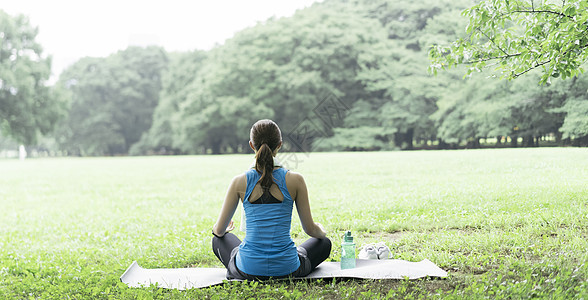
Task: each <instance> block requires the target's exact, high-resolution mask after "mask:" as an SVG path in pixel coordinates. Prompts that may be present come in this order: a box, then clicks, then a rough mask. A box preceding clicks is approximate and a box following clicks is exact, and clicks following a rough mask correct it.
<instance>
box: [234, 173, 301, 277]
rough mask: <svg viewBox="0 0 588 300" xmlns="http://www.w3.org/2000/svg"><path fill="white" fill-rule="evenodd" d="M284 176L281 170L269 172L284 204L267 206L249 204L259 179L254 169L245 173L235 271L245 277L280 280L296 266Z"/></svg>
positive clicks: (291, 203) (290, 200)
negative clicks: (241, 232) (243, 223)
mask: <svg viewBox="0 0 588 300" xmlns="http://www.w3.org/2000/svg"><path fill="white" fill-rule="evenodd" d="M287 172H288V170H286V169H284V168H280V169H277V170H274V171H273V177H274V182H275V183H276V184H277V185H278V187H279V188H280V191H281V192H282V195H284V201H282V202H281V203H270V204H251V202H249V196H250V195H251V192H252V191H253V188H254V187H255V184H256V183H257V181H258V180H259V178H261V175H260V174H259V173H257V171H256V170H255V169H252V170H249V171H247V173H246V175H247V189H246V191H245V198H244V199H243V208H244V210H245V217H246V219H247V223H246V229H245V239H244V240H243V242H242V243H241V245H239V252H238V253H237V257H236V264H237V268H238V269H239V270H241V271H242V272H244V273H247V274H249V275H256V276H284V275H288V274H290V273H292V272H294V271H296V270H297V269H298V267H299V266H300V261H299V259H298V252H297V251H296V245H295V244H294V241H292V238H291V237H290V225H291V223H292V207H293V203H294V201H293V200H292V196H290V193H289V192H288V189H287V188H286V173H287ZM258 201H259V200H258Z"/></svg>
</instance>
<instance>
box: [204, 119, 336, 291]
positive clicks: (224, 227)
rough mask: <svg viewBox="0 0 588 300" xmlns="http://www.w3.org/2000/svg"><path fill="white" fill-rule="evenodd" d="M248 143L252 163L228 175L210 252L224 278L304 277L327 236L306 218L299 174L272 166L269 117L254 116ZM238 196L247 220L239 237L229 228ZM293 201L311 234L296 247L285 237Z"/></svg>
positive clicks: (319, 258)
mask: <svg viewBox="0 0 588 300" xmlns="http://www.w3.org/2000/svg"><path fill="white" fill-rule="evenodd" d="M249 145H250V146H251V148H252V149H253V151H255V167H254V168H252V169H250V170H248V171H247V172H245V173H244V174H241V175H238V176H236V177H235V178H233V181H232V182H231V184H230V186H229V189H228V191H227V195H226V197H225V201H224V203H223V206H222V209H221V212H220V215H219V217H218V220H217V222H216V224H215V225H214V227H213V229H212V233H213V235H214V237H213V238H212V249H213V251H214V254H215V255H216V256H217V257H218V258H219V260H220V261H221V262H222V263H223V264H224V265H225V267H226V268H227V278H228V279H249V280H266V279H269V278H282V277H288V276H292V277H302V276H306V275H308V274H310V272H311V271H312V270H313V269H314V268H315V267H316V266H318V265H319V264H320V263H321V262H323V261H324V260H325V259H327V257H329V254H330V252H331V241H330V240H329V239H328V238H327V237H326V233H325V230H324V228H323V227H322V225H321V224H319V223H315V222H314V221H313V219H312V215H311V213H310V204H309V200H308V191H307V189H306V184H305V182H304V178H303V177H302V175H300V174H298V173H295V172H291V171H288V170H286V169H284V168H283V167H281V166H279V165H274V157H275V156H276V154H277V153H278V150H279V149H280V147H281V146H282V134H281V132H280V129H279V128H278V125H277V124H276V123H274V122H273V121H271V120H260V121H257V122H256V123H255V124H254V125H253V127H252V128H251V132H250V141H249ZM239 201H242V202H243V208H244V210H245V219H246V221H247V222H246V232H245V239H244V240H243V242H241V240H239V238H238V237H237V236H236V235H234V234H232V233H229V231H230V230H232V229H233V227H234V226H233V221H232V220H231V219H232V218H233V214H234V213H235V210H236V209H237V206H238V204H239ZM294 203H296V210H297V211H298V215H299V216H300V222H301V223H302V228H303V229H304V232H306V233H307V234H308V235H310V236H311V238H310V239H308V240H307V241H305V242H304V243H302V244H301V245H300V246H299V247H298V248H297V247H296V245H295V244H294V242H293V241H292V238H291V237H290V224H291V221H292V208H293V204H294Z"/></svg>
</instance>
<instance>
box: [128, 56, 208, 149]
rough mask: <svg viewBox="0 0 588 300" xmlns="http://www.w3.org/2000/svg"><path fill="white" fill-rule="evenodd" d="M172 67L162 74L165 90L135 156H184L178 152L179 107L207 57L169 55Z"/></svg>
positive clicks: (134, 147) (160, 96) (135, 147)
mask: <svg viewBox="0 0 588 300" xmlns="http://www.w3.org/2000/svg"><path fill="white" fill-rule="evenodd" d="M168 56H169V60H170V61H169V67H168V68H167V70H166V71H165V72H163V73H162V89H161V92H160V94H159V102H158V104H157V106H156V108H155V111H154V112H153V123H152V125H151V128H149V131H146V132H145V133H144V134H143V135H142V136H141V140H140V141H139V142H138V143H136V144H134V145H133V146H132V147H131V149H130V153H131V154H133V155H138V154H146V153H150V152H157V153H176V154H177V153H182V152H183V151H182V150H181V149H179V145H178V143H176V142H175V141H176V140H177V136H178V134H179V133H178V132H177V131H178V124H179V123H180V122H181V120H179V116H178V113H179V111H180V104H181V103H182V102H183V101H185V99H186V97H187V96H188V94H189V93H190V91H191V83H192V82H193V81H194V80H195V78H196V77H197V76H198V74H199V72H200V70H201V69H202V66H203V65H204V62H205V61H206V58H207V56H208V54H207V53H206V52H204V51H199V50H195V51H192V52H180V53H169V54H168Z"/></svg>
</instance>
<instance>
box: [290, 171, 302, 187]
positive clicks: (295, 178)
mask: <svg viewBox="0 0 588 300" xmlns="http://www.w3.org/2000/svg"><path fill="white" fill-rule="evenodd" d="M286 181H287V182H288V181H290V182H292V183H296V184H298V183H300V182H301V181H304V177H302V174H300V173H298V172H294V171H288V173H286Z"/></svg>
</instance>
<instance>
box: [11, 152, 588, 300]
mask: <svg viewBox="0 0 588 300" xmlns="http://www.w3.org/2000/svg"><path fill="white" fill-rule="evenodd" d="M252 159H253V156H252V155H221V156H176V157H115V158H51V159H29V160H25V161H18V160H8V159H4V160H0V170H2V172H0V207H1V209H0V298H1V299H12V298H16V299H20V298H24V299H52V298H54V299H68V298H69V299H87V298H97V299H129V298H130V299H152V298H166V299H167V298H176V299H177V298H180V299H184V298H190V299H194V298H212V299H224V298H286V299H288V298H308V299H315V298H324V299H338V298H365V299H373V298H386V297H389V298H393V299H396V298H430V297H433V298H434V297H439V298H459V299H461V298H491V299H501V298H508V299H512V298H515V299H516V298H561V299H563V298H565V299H571V298H577V299H582V298H583V299H586V298H588V254H587V252H588V251H587V249H588V241H587V240H588V149H585V148H534V149H484V150H455V151H397V152H369V153H366V152H362V153H359V152H356V153H310V154H299V155H297V159H298V162H297V164H296V165H292V166H290V167H291V168H292V169H293V170H296V171H298V172H301V173H302V174H303V175H304V176H305V179H306V182H307V185H308V188H309V192H310V197H311V207H312V212H313V216H314V218H315V219H316V221H318V222H320V223H322V224H323V225H324V226H325V227H326V229H327V231H328V235H329V237H330V238H331V239H332V240H333V251H332V252H331V257H330V260H333V261H338V260H339V257H340V250H339V247H340V243H341V241H340V237H341V235H342V234H343V232H344V231H346V230H351V231H352V232H353V233H354V235H355V236H356V242H357V244H359V245H362V244H365V243H370V242H376V241H384V242H386V243H387V244H388V246H390V248H391V249H392V253H393V255H394V258H400V259H405V260H410V261H420V260H422V259H425V258H426V259H429V260H431V261H433V262H434V263H436V264H437V265H438V266H440V267H441V268H443V269H445V270H447V271H448V272H449V277H448V278H446V279H432V278H429V279H421V280H412V281H409V280H385V281H374V280H343V281H341V280H337V281H331V280H323V281H293V282H290V281H286V282H284V281H282V282H269V283H248V282H245V283H227V284H224V285H220V286H216V287H212V288H205V289H193V290H188V291H176V290H164V289H159V288H155V287H153V286H152V287H146V288H140V289H137V288H128V287H127V286H126V285H124V284H122V283H121V282H120V281H119V276H120V275H121V274H122V273H123V272H124V270H125V269H126V268H127V267H128V266H129V265H130V264H131V262H132V261H133V260H137V261H138V262H139V264H140V265H141V266H143V267H148V268H180V267H210V266H216V267H220V266H222V265H221V264H220V262H218V261H217V259H216V257H215V256H214V254H213V253H212V252H211V251H210V239H211V235H210V229H211V227H212V225H213V224H214V222H215V220H216V217H217V214H218V211H219V210H220V207H221V204H222V199H223V197H224V193H225V191H226V188H227V186H228V184H229V182H230V180H231V179H232V177H233V176H234V175H236V174H238V173H240V172H243V171H244V170H246V169H247V168H248V166H249V165H250V163H251V162H252ZM240 213H241V212H240V211H237V215H236V217H235V221H236V222H237V227H238V225H239V224H238V222H239V220H240V218H239V216H240ZM236 233H237V234H238V235H240V236H241V237H243V233H242V232H239V231H237V232H236ZM292 236H293V238H294V240H295V241H296V242H297V243H299V242H301V241H303V240H304V239H306V238H307V236H306V235H305V234H304V233H303V231H302V229H301V226H300V222H299V221H298V220H297V216H296V214H294V220H293V222H292Z"/></svg>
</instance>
